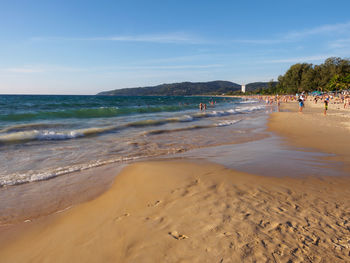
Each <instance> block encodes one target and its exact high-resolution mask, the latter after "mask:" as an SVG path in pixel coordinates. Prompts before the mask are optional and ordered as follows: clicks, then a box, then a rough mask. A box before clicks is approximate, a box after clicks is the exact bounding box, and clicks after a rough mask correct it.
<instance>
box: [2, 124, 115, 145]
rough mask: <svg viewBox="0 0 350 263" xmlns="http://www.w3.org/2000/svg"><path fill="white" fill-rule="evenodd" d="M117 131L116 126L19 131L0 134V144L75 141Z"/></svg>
mask: <svg viewBox="0 0 350 263" xmlns="http://www.w3.org/2000/svg"><path fill="white" fill-rule="evenodd" d="M116 129H118V127H117V126H108V127H102V128H97V127H93V128H87V129H77V130H72V131H38V130H31V131H20V132H12V133H7V134H0V143H16V142H27V141H35V140H39V141H44V140H46V141H50V140H68V139H75V138H79V137H84V136H92V135H97V134H101V133H104V132H107V131H112V130H116Z"/></svg>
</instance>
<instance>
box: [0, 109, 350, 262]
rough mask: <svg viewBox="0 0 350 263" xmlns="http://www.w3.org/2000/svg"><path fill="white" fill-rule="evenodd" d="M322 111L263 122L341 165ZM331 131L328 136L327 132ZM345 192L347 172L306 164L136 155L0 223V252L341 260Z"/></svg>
mask: <svg viewBox="0 0 350 263" xmlns="http://www.w3.org/2000/svg"><path fill="white" fill-rule="evenodd" d="M289 105H290V106H289ZM289 105H287V106H286V107H287V108H288V107H290V109H292V110H294V109H295V108H294V107H295V105H294V104H289ZM308 110H309V111H308ZM331 117H332V116H331V115H329V116H326V118H327V119H326V121H325V118H324V116H323V115H322V114H319V113H318V112H317V109H315V112H314V110H313V109H312V108H311V107H309V108H306V109H305V112H304V114H298V113H296V112H280V113H273V114H272V115H271V118H270V121H269V129H270V130H271V131H273V132H277V133H278V134H281V135H282V136H285V137H286V138H288V139H287V142H288V143H293V144H296V145H300V146H302V147H311V148H313V149H319V150H321V151H325V152H327V153H330V154H333V155H334V157H331V158H334V159H335V160H338V161H344V162H345V164H344V167H343V169H344V170H345V171H347V169H348V168H347V167H348V166H347V162H348V161H349V159H348V156H349V151H348V149H347V148H346V144H345V145H344V141H343V140H344V139H345V137H342V136H346V135H347V136H349V133H350V132H349V131H348V130H347V129H346V128H344V129H342V130H341V131H340V130H339V129H337V128H334V125H338V124H339V121H336V120H335V119H332V118H331ZM322 118H323V119H322ZM333 122H334V123H333ZM300 127H303V129H302V130H301V129H300ZM336 127H338V126H336ZM339 127H343V126H341V125H340V126H339ZM333 133H334V135H336V136H335V137H333V136H330V135H333ZM330 137H331V138H332V139H330ZM341 142H343V144H342V143H341ZM326 146H327V147H326ZM267 151H268V150H267ZM327 158H330V157H327ZM337 158H338V159H337ZM271 165H274V166H276V167H277V166H278V163H273V162H271ZM285 175H288V171H285ZM349 194H350V177H343V176H338V177H334V176H318V175H317V174H313V173H312V171H311V172H310V173H308V171H305V177H304V178H292V177H285V176H284V177H279V178H278V177H268V176H259V175H252V174H247V173H242V172H238V171H234V170H231V169H228V168H225V167H223V166H221V165H218V164H211V163H204V162H187V161H157V162H155V161H154V162H152V161H149V162H142V163H135V164H132V165H130V166H128V167H126V168H125V169H124V170H123V171H122V172H121V174H119V175H118V176H117V177H116V179H115V181H114V183H113V185H112V187H111V188H110V189H109V190H108V191H106V192H105V193H103V194H102V195H101V196H99V197H97V198H95V199H94V200H91V201H88V202H85V203H83V204H80V205H77V206H75V207H72V208H71V209H69V210H66V211H63V212H61V213H58V214H53V215H50V216H46V217H42V218H40V219H38V220H35V221H32V222H28V223H21V224H19V225H17V226H12V227H7V228H6V229H5V228H3V231H2V233H1V237H0V247H1V248H0V258H1V260H2V261H4V262H254V261H256V262H348V261H349V258H350V199H349V198H348V196H349Z"/></svg>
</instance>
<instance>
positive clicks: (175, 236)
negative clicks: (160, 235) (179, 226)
mask: <svg viewBox="0 0 350 263" xmlns="http://www.w3.org/2000/svg"><path fill="white" fill-rule="evenodd" d="M168 234H169V235H171V236H172V237H173V238H175V239H177V240H182V239H186V238H188V236H185V235H182V234H179V233H178V232H177V231H172V232H169V233H168Z"/></svg>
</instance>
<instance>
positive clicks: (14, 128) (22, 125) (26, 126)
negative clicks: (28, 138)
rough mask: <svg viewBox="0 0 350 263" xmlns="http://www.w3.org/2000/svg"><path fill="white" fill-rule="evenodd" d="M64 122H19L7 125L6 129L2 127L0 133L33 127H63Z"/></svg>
mask: <svg viewBox="0 0 350 263" xmlns="http://www.w3.org/2000/svg"><path fill="white" fill-rule="evenodd" d="M62 126H64V124H59V123H27V124H18V125H13V126H9V127H6V128H4V129H0V133H6V132H20V131H26V130H32V129H48V128H55V127H62Z"/></svg>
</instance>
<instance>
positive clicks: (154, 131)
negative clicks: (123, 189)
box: [0, 95, 267, 186]
mask: <svg viewBox="0 0 350 263" xmlns="http://www.w3.org/2000/svg"><path fill="white" fill-rule="evenodd" d="M200 103H203V104H206V109H202V110H200V108H199V104H200ZM266 113H267V108H266V106H265V105H264V103H260V102H259V101H258V100H254V99H250V100H247V99H241V98H233V97H210V96H208V97H203V96H181V97H180V96H179V97H176V96H171V97H170V96H136V97H135V96H132V97H131V96H123V97H117V96H116V97H114V96H68V95H67V96H66V95H65V96H63V95H60V96H55V95H0V168H1V169H0V186H11V185H18V184H24V183H29V182H36V181H41V180H47V179H50V178H53V177H57V176H61V175H65V174H69V173H74V172H78V171H83V170H87V169H91V168H94V167H98V166H102V165H106V164H111V163H122V162H128V161H134V160H141V159H145V158H150V157H161V156H172V155H176V154H179V153H184V152H187V151H189V150H193V149H198V148H203V147H211V146H218V145H225V144H229V143H239V142H244V141H250V140H253V139H257V138H258V137H264V136H265V135H264V133H262V132H261V127H262V125H261V121H264V120H266V116H267V114H266ZM259 123H260V124H259Z"/></svg>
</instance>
